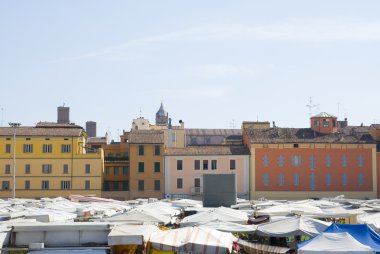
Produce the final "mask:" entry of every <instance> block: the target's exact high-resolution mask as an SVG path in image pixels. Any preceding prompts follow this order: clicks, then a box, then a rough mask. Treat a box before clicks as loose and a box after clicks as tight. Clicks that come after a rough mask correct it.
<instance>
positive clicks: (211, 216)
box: [181, 207, 248, 226]
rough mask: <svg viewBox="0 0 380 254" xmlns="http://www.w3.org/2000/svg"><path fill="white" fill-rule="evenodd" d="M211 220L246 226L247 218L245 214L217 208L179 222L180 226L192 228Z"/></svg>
mask: <svg viewBox="0 0 380 254" xmlns="http://www.w3.org/2000/svg"><path fill="white" fill-rule="evenodd" d="M213 220H219V221H226V222H234V223H238V224H247V221H248V216H247V214H246V213H244V212H241V211H238V210H234V209H231V208H227V207H218V208H215V209H210V210H209V211H206V212H199V213H196V214H194V215H190V216H188V217H185V218H184V219H183V220H182V221H181V225H185V226H193V225H200V224H202V223H206V222H209V221H213Z"/></svg>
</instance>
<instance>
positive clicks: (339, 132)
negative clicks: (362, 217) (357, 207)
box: [243, 113, 379, 199]
mask: <svg viewBox="0 0 380 254" xmlns="http://www.w3.org/2000/svg"><path fill="white" fill-rule="evenodd" d="M243 140H244V143H245V144H246V145H247V146H248V147H249V148H250V152H251V198H259V197H267V198H286V199H289V198H293V199H300V198H318V197H328V196H337V195H342V194H344V195H345V196H346V197H352V198H376V197H377V194H378V187H377V182H378V181H377V175H378V174H377V159H378V157H379V156H378V155H377V154H376V142H375V140H374V139H373V138H372V137H371V135H370V134H369V133H368V127H352V126H349V127H345V128H339V127H338V126H337V119H336V117H334V116H332V115H329V114H327V113H321V114H318V115H316V116H314V117H312V118H311V128H278V127H272V128H269V127H268V128H254V127H252V126H250V127H248V128H245V129H244V133H243Z"/></svg>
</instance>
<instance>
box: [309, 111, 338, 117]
mask: <svg viewBox="0 0 380 254" xmlns="http://www.w3.org/2000/svg"><path fill="white" fill-rule="evenodd" d="M314 117H321V118H322V117H323V118H336V116H333V115H331V114H329V113H326V112H321V113H319V114H318V115H315V116H312V117H311V118H314Z"/></svg>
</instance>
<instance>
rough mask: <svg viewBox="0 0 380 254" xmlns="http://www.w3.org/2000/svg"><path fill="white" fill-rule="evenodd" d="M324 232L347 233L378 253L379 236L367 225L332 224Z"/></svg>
mask: <svg viewBox="0 0 380 254" xmlns="http://www.w3.org/2000/svg"><path fill="white" fill-rule="evenodd" d="M325 232H327V233H341V232H347V233H349V234H350V235H351V236H352V237H354V238H355V239H356V240H358V241H359V242H360V243H362V244H364V245H367V246H369V247H371V248H372V249H374V250H375V251H376V253H380V235H378V234H377V233H376V232H375V231H374V230H373V229H372V228H370V227H369V226H368V225H367V224H355V225H352V224H332V225H331V226H330V227H328V228H327V229H326V230H325Z"/></svg>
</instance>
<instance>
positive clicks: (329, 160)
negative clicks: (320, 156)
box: [325, 154, 331, 167]
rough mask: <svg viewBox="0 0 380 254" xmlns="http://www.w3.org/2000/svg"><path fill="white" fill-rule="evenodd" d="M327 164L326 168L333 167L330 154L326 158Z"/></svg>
mask: <svg viewBox="0 0 380 254" xmlns="http://www.w3.org/2000/svg"><path fill="white" fill-rule="evenodd" d="M325 164H326V167H331V156H330V155H329V154H328V155H326V157H325Z"/></svg>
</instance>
